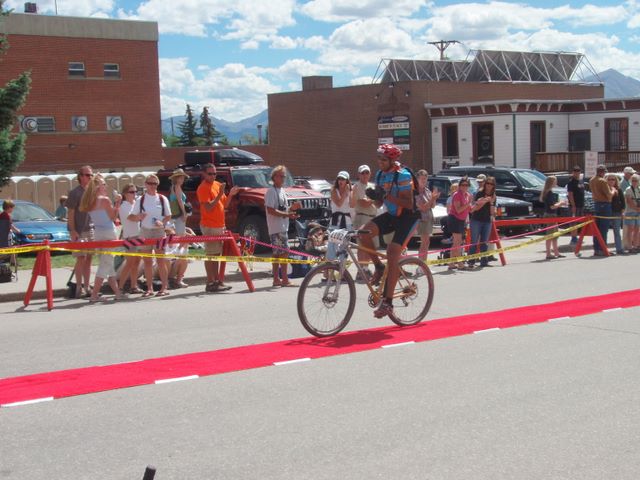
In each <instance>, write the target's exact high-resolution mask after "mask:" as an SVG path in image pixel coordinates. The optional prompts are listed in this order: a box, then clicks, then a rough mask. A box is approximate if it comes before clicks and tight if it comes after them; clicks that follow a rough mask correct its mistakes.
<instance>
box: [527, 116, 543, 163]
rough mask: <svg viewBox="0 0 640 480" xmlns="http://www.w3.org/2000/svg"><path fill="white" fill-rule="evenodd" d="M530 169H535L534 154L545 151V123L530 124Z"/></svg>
mask: <svg viewBox="0 0 640 480" xmlns="http://www.w3.org/2000/svg"><path fill="white" fill-rule="evenodd" d="M529 128H530V137H531V155H530V162H531V168H536V153H539V152H546V151H547V137H546V122H531V123H530V127H529Z"/></svg>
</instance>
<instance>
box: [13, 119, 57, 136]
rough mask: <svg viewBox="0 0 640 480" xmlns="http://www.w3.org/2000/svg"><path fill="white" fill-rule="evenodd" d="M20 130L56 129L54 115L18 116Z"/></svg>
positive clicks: (25, 131)
mask: <svg viewBox="0 0 640 480" xmlns="http://www.w3.org/2000/svg"><path fill="white" fill-rule="evenodd" d="M18 121H19V122H20V131H21V132H24V133H45V132H55V131H56V121H55V119H54V118H53V117H18Z"/></svg>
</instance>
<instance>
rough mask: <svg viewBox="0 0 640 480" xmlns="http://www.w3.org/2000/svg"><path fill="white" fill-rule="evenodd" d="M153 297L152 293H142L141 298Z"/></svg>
mask: <svg viewBox="0 0 640 480" xmlns="http://www.w3.org/2000/svg"><path fill="white" fill-rule="evenodd" d="M149 297H153V292H144V293H143V294H142V297H141V298H149Z"/></svg>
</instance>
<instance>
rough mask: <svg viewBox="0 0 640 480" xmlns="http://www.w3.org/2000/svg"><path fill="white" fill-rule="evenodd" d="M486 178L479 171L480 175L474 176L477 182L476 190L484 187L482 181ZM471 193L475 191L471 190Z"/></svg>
mask: <svg viewBox="0 0 640 480" xmlns="http://www.w3.org/2000/svg"><path fill="white" fill-rule="evenodd" d="M486 179H487V176H486V175H485V174H484V173H481V174H480V175H478V176H477V177H476V182H478V191H480V190H482V189H483V188H484V181H485V180H486ZM471 193H474V194H475V193H476V192H471Z"/></svg>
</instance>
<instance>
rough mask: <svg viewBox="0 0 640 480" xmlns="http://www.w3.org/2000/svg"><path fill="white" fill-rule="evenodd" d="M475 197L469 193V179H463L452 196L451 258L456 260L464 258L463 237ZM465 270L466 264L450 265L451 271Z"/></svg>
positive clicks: (450, 220) (449, 220) (450, 214)
mask: <svg viewBox="0 0 640 480" xmlns="http://www.w3.org/2000/svg"><path fill="white" fill-rule="evenodd" d="M472 201H473V195H471V193H469V179H468V178H467V177H462V178H461V179H460V183H459V184H458V189H457V190H456V192H455V193H454V194H453V195H452V196H451V208H450V210H449V217H448V219H447V225H448V227H449V231H450V232H451V234H452V236H453V244H452V245H451V257H452V258H456V257H460V256H462V249H461V248H460V247H461V246H462V235H463V234H464V231H465V227H466V224H467V219H468V218H469V212H470V211H471V206H472ZM456 268H458V269H460V270H465V269H466V268H467V267H466V266H465V264H464V262H458V263H457V264H456V263H450V264H449V270H455V269H456Z"/></svg>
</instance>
